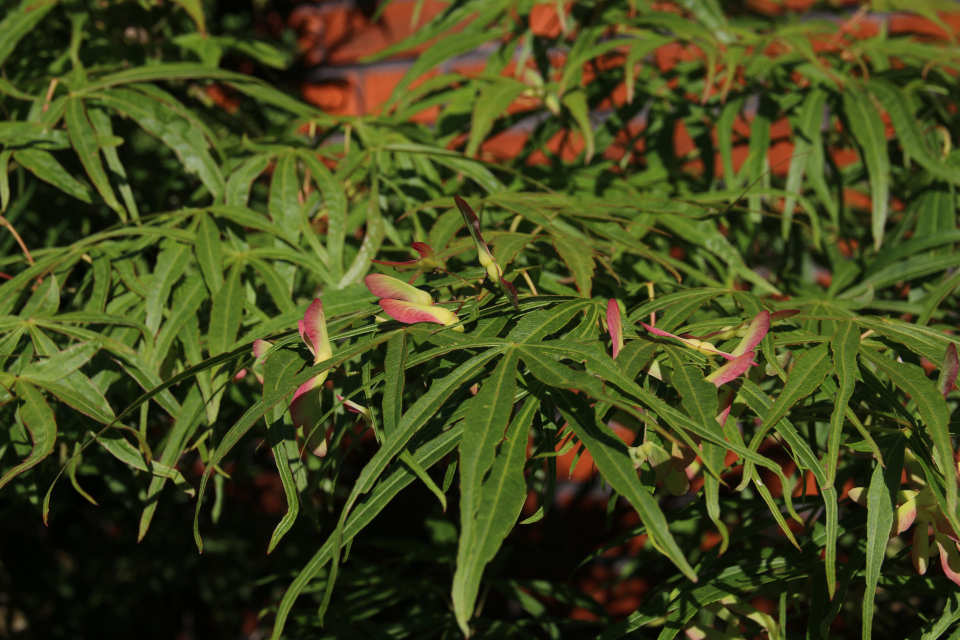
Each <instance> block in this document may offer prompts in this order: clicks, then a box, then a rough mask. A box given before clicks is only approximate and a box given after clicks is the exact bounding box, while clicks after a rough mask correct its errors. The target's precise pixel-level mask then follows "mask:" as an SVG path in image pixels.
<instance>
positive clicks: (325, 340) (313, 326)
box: [297, 298, 333, 363]
mask: <svg viewBox="0 0 960 640" xmlns="http://www.w3.org/2000/svg"><path fill="white" fill-rule="evenodd" d="M297 328H298V329H299V330H300V338H301V339H303V341H304V343H306V345H307V348H308V349H310V353H312V354H313V361H314V363H318V362H323V361H324V360H327V359H328V358H330V356H332V355H333V348H332V347H331V346H330V338H329V337H328V336H327V320H326V318H324V317H323V303H322V302H320V298H314V299H313V302H311V303H310V306H309V307H307V310H306V312H305V313H304V314H303V320H300V321H299V322H297Z"/></svg>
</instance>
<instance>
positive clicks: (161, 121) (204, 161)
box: [92, 89, 224, 200]
mask: <svg viewBox="0 0 960 640" xmlns="http://www.w3.org/2000/svg"><path fill="white" fill-rule="evenodd" d="M92 97H94V98H96V99H97V100H99V101H100V102H101V103H102V104H103V105H104V106H106V107H109V108H112V109H116V110H117V111H119V112H121V113H123V114H125V115H127V116H128V117H130V118H131V119H133V120H135V121H136V123H137V124H139V125H140V127H142V128H143V130H144V131H146V132H147V133H149V134H150V135H152V136H154V137H156V138H158V139H160V140H161V141H162V142H163V143H164V144H165V145H167V146H168V147H170V149H171V150H173V152H174V153H176V154H177V158H179V159H180V162H181V164H183V168H184V169H185V170H186V171H187V172H188V173H191V174H194V175H196V176H197V177H198V178H200V181H201V182H203V184H204V186H206V188H207V190H208V191H209V192H210V193H211V195H212V196H213V198H214V200H217V199H219V198H220V196H221V194H222V192H223V187H224V184H223V176H222V175H221V174H220V168H219V167H218V166H217V163H216V162H215V161H214V160H213V157H212V156H211V155H210V151H209V144H208V143H207V140H206V138H205V137H204V136H202V135H197V133H196V131H195V130H194V128H193V127H192V126H191V125H190V123H189V122H188V121H187V120H185V119H184V118H183V117H181V116H180V115H179V114H178V113H177V112H176V111H174V110H173V109H171V108H170V107H169V106H167V105H165V104H163V103H162V102H160V101H159V100H156V99H154V98H152V97H149V96H147V95H144V94H143V93H140V92H137V91H132V90H130V89H111V90H109V91H105V92H102V93H97V94H95V95H94V96H92Z"/></svg>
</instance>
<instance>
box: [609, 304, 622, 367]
mask: <svg viewBox="0 0 960 640" xmlns="http://www.w3.org/2000/svg"><path fill="white" fill-rule="evenodd" d="M607 329H609V331H610V341H611V342H612V343H613V357H614V358H616V357H617V354H619V353H620V350H621V349H623V323H622V322H621V319H620V305H619V304H618V303H617V301H616V300H614V299H613V298H611V299H610V300H608V301H607Z"/></svg>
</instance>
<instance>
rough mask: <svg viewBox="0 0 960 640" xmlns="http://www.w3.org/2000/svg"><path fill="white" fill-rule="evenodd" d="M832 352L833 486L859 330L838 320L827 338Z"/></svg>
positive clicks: (830, 470)
mask: <svg viewBox="0 0 960 640" xmlns="http://www.w3.org/2000/svg"><path fill="white" fill-rule="evenodd" d="M830 351H831V352H833V370H834V371H835V372H836V374H837V381H838V382H839V391H838V393H837V396H836V398H834V405H833V412H832V413H831V414H830V435H829V436H828V438H827V483H828V484H829V485H830V486H831V487H832V486H833V483H834V480H835V479H836V477H837V461H838V460H839V456H840V436H841V434H842V433H843V424H844V416H845V415H846V412H847V408H848V406H849V404H850V398H852V397H853V390H854V387H855V386H856V383H857V354H858V353H859V352H860V331H859V329H858V328H857V326H856V325H855V324H853V323H852V322H851V321H850V320H841V321H840V322H839V323H838V324H837V330H836V331H835V332H834V334H833V338H831V339H830Z"/></svg>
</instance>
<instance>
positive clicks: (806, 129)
mask: <svg viewBox="0 0 960 640" xmlns="http://www.w3.org/2000/svg"><path fill="white" fill-rule="evenodd" d="M826 101H827V92H826V91H824V90H822V89H814V90H812V91H811V92H810V94H809V95H807V96H806V98H805V99H804V101H803V106H802V107H801V108H800V115H799V117H798V122H797V123H796V125H795V127H794V130H795V131H796V132H797V135H796V137H795V138H794V140H795V143H794V147H793V155H792V157H791V158H790V169H789V170H788V171H787V181H786V184H785V185H784V187H783V189H784V191H786V192H787V194H788V195H787V198H786V200H784V204H783V219H782V221H781V226H780V230H781V236H782V237H783V239H784V240H786V239H787V238H789V236H790V225H791V222H792V221H793V209H794V207H795V205H796V197H795V196H794V194H797V195H800V194H801V188H802V186H803V175H804V173H806V170H807V165H808V163H809V160H810V158H809V157H808V156H810V155H811V153H813V152H814V151H815V150H814V141H815V140H817V139H819V138H820V137H821V136H822V135H823V134H822V132H821V127H822V126H823V107H824V105H825V104H826Z"/></svg>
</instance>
